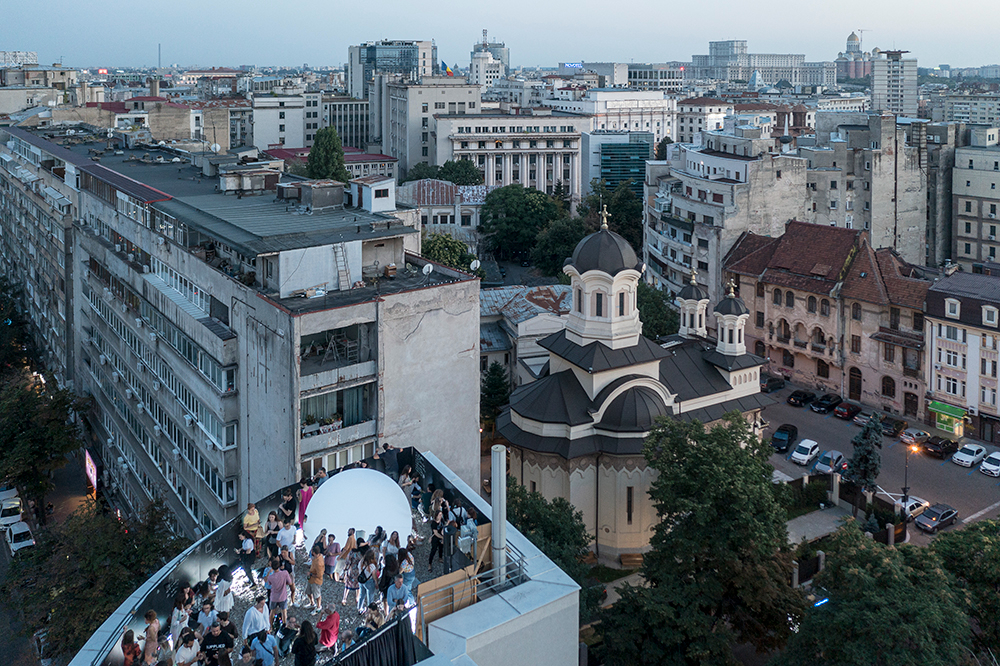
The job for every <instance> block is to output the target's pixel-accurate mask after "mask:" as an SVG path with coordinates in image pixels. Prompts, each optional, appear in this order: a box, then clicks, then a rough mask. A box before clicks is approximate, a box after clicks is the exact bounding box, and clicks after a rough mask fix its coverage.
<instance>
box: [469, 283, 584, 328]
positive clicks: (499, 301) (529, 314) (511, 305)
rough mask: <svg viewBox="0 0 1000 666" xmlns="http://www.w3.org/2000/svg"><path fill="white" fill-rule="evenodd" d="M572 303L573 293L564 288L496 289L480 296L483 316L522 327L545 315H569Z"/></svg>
mask: <svg viewBox="0 0 1000 666" xmlns="http://www.w3.org/2000/svg"><path fill="white" fill-rule="evenodd" d="M571 301H572V290H571V289H570V287H569V285H564V284H556V285H542V286H540V287H525V286H520V285H518V286H510V287H496V288H494V289H483V290H481V291H480V292H479V314H480V316H481V317H495V316H503V317H504V318H505V319H507V320H509V321H510V322H511V323H513V324H520V323H521V322H524V321H527V320H528V319H532V318H533V317H537V316H538V315H542V314H554V315H556V316H562V315H566V314H569V310H570V305H571Z"/></svg>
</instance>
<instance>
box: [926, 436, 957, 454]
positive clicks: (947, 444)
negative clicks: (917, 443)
mask: <svg viewBox="0 0 1000 666" xmlns="http://www.w3.org/2000/svg"><path fill="white" fill-rule="evenodd" d="M955 451H958V442H954V441H952V440H950V439H945V438H944V437H938V436H936V435H935V436H934V437H930V438H928V439H927V441H926V442H924V453H926V454H927V455H929V456H934V457H935V458H947V457H948V456H950V455H951V454H953V453H955Z"/></svg>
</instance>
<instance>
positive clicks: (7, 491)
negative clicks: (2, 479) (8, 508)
mask: <svg viewBox="0 0 1000 666" xmlns="http://www.w3.org/2000/svg"><path fill="white" fill-rule="evenodd" d="M13 497H17V488H16V487H14V484H7V483H4V484H0V502H2V501H4V500H9V499H11V498H13Z"/></svg>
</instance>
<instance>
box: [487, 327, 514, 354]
mask: <svg viewBox="0 0 1000 666" xmlns="http://www.w3.org/2000/svg"><path fill="white" fill-rule="evenodd" d="M509 349H510V340H509V339H508V338H507V335H506V334H505V333H504V332H503V329H502V328H500V324H497V323H496V322H492V323H485V324H480V325H479V351H481V352H501V351H507V350H509Z"/></svg>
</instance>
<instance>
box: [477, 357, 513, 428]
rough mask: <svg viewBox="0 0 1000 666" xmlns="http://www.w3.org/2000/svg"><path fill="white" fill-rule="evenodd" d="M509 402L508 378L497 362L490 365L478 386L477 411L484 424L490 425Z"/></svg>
mask: <svg viewBox="0 0 1000 666" xmlns="http://www.w3.org/2000/svg"><path fill="white" fill-rule="evenodd" d="M508 400H510V378H509V377H508V376H507V372H506V371H505V370H504V369H503V366H502V365H500V363H498V362H497V361H493V362H492V363H490V365H489V367H488V368H487V369H486V372H485V373H483V378H482V380H481V384H480V393H479V411H480V414H481V415H482V418H483V420H484V421H486V422H490V423H492V422H493V421H494V419H496V417H497V416H498V415H499V413H500V410H501V409H502V408H503V406H504V405H506V404H507V401H508Z"/></svg>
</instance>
